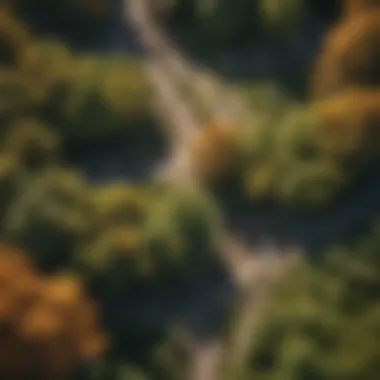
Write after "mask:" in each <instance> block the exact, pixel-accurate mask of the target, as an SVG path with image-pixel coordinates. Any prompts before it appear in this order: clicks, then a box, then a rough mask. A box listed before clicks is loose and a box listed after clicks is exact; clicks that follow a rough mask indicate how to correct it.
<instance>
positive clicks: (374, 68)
mask: <svg viewBox="0 0 380 380" xmlns="http://www.w3.org/2000/svg"><path fill="white" fill-rule="evenodd" d="M379 40H380V9H379V10H377V9H375V10H373V9H372V10H369V11H366V12H359V13H358V14H356V15H353V16H352V17H348V18H343V19H342V20H341V21H340V22H338V24H337V25H336V26H335V27H333V28H332V30H331V31H330V32H329V34H328V35H327V37H326V40H325V42H324V45H323V47H322V51H321V54H320V55H319V56H318V58H317V61H316V65H315V68H314V72H313V73H312V78H311V95H312V97H313V98H324V97H326V96H329V95H331V94H334V93H337V92H339V91H341V90H342V89H344V88H346V87H350V86H364V87H376V86H378V85H379V84H380V60H379V57H380V44H379Z"/></svg>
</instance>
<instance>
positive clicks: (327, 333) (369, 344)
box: [231, 223, 380, 380]
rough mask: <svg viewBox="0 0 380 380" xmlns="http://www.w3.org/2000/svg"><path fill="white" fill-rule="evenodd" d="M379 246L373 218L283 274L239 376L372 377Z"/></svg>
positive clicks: (375, 362)
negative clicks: (362, 230) (364, 229)
mask: <svg viewBox="0 0 380 380" xmlns="http://www.w3.org/2000/svg"><path fill="white" fill-rule="evenodd" d="M379 248H380V241H379V224H378V223H377V224H375V226H374V228H372V229H371V232H370V233H367V234H364V235H361V237H360V238H359V239H358V238H355V239H354V238H351V241H349V242H347V243H346V245H345V246H342V247H337V248H332V249H329V250H328V251H327V252H326V253H325V255H324V256H323V260H322V261H320V262H319V263H314V264H312V263H308V262H306V261H305V262H304V263H302V264H300V265H299V266H298V267H297V268H295V269H294V270H293V271H292V272H291V273H289V275H287V276H286V277H285V278H284V279H283V280H282V281H281V283H280V284H278V286H276V288H275V290H274V292H273V294H272V299H271V304H270V306H269V308H268V310H267V311H266V313H265V317H263V319H262V323H261V325H260V329H259V330H258V332H257V333H256V334H255V335H254V337H253V340H252V345H251V348H250V355H249V360H248V361H247V363H246V367H245V368H244V369H243V371H242V372H243V373H242V377H241V378H242V379H251V378H255V379H256V378H257V379H266V380H271V379H289V380H290V379H292V380H295V379H300V380H301V379H305V378H308V379H309V378H310V379H317V380H319V379H320V380H322V379H323V380H341V379H348V380H354V379H371V380H372V379H376V377H377V374H378V371H379V365H378V363H379V355H380V350H379V336H378V332H379V327H380V325H379V321H380V319H379V310H380V309H379V302H378V296H379V294H380V282H379V278H380V276H379V271H380V265H379V264H380V262H379V257H378V252H379ZM231 378H232V379H236V378H239V377H231Z"/></svg>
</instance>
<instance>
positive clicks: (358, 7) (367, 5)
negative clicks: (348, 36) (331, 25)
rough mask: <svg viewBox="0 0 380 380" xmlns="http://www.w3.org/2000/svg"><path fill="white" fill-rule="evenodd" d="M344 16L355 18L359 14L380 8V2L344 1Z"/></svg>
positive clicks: (368, 0)
mask: <svg viewBox="0 0 380 380" xmlns="http://www.w3.org/2000/svg"><path fill="white" fill-rule="evenodd" d="M341 2H342V14H343V16H344V17H351V16H355V15H356V14H358V13H359V12H363V11H367V10H369V9H373V8H376V7H379V5H380V3H379V0H342V1H341Z"/></svg>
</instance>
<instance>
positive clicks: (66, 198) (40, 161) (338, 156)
mask: <svg viewBox="0 0 380 380" xmlns="http://www.w3.org/2000/svg"><path fill="white" fill-rule="evenodd" d="M316 3H318V4H319V8H318V7H317V5H318V4H316ZM373 3H375V2H373V1H357V2H355V1H349V0H347V1H345V2H344V6H345V8H344V12H343V13H342V14H343V15H344V17H343V16H342V18H341V20H339V22H338V24H337V26H336V27H335V28H333V29H332V30H331V32H330V33H329V34H328V35H327V37H326V39H325V42H324V44H323V46H322V49H321V52H320V54H319V55H318V56H317V58H316V64H315V68H314V69H313V70H314V71H312V73H311V78H310V99H309V100H310V101H308V102H299V101H296V100H295V99H293V97H292V96H291V95H290V94H289V93H287V92H286V91H285V90H283V89H282V88H281V87H280V86H277V85H272V84H264V85H262V84H259V83H255V84H254V85H253V86H246V87H244V86H237V87H238V88H237V91H238V92H239V93H241V94H243V95H244V96H245V97H246V98H247V99H248V101H249V102H250V103H251V105H252V110H253V114H254V116H255V117H254V118H252V119H251V120H249V121H247V122H246V123H242V124H241V125H233V123H230V124H229V123H226V122H223V120H214V119H213V118H212V117H210V116H212V114H211V110H210V109H207V104H203V103H204V102H203V101H200V100H199V99H198V98H197V95H196V93H197V91H194V88H192V87H193V86H192V83H180V84H179V85H181V86H182V87H183V88H181V89H180V91H182V95H185V97H187V100H188V101H189V103H191V105H192V106H193V108H196V111H197V113H198V116H200V119H202V120H204V121H205V125H204V128H202V129H201V130H200V132H199V135H198V138H197V139H196V141H194V142H193V141H189V144H190V145H191V151H192V158H193V163H194V165H195V167H196V169H197V170H196V171H197V173H198V175H199V178H200V179H201V180H202V181H203V183H204V184H205V185H206V188H207V190H208V189H209V188H212V189H213V190H216V191H217V192H218V191H220V190H221V189H228V190H231V189H232V192H231V193H233V195H234V196H236V195H237V196H238V197H240V198H241V199H244V200H248V201H249V202H251V203H254V204H261V205H262V204H268V203H269V204H270V205H271V206H273V205H275V206H281V207H284V206H285V207H291V208H303V209H304V208H310V207H314V208H320V207H321V206H322V205H326V204H331V203H332V202H333V201H334V200H335V199H336V197H337V196H338V195H339V194H340V192H341V190H342V188H349V186H350V185H352V184H353V183H354V182H355V181H358V180H363V179H366V178H367V177H369V176H370V175H373V174H375V175H376V174H377V172H376V170H377V169H378V165H379V151H380V149H379V148H380V147H379V142H380V135H379V131H380V129H379V124H380V93H379V91H378V89H377V85H378V80H379V68H378V63H379V62H378V55H379V54H378V42H379V38H380V35H379V33H380V23H379V20H380V17H379V14H378V13H379V12H378V11H377V10H376V9H377V8H375V6H374V5H373ZM151 6H152V7H154V8H155V10H156V11H157V15H158V16H161V17H162V18H165V21H166V22H168V23H173V24H177V27H178V25H179V24H180V25H182V24H183V26H189V27H190V29H192V31H193V32H194V31H195V32H194V35H195V36H196V37H197V36H198V35H199V36H201V40H202V41H201V42H202V44H203V45H204V46H206V47H207V49H209V48H211V47H228V46H229V47H230V46H232V45H233V44H235V45H238V44H244V43H246V42H248V43H250V42H252V41H255V40H256V41H257V39H258V38H261V37H264V38H265V39H268V37H269V39H270V40H271V42H275V41H280V42H282V41H283V37H285V38H288V40H291V39H292V36H293V35H294V34H293V33H295V32H296V30H297V29H298V28H299V27H300V25H301V21H302V20H304V19H306V20H307V14H308V12H309V13H310V10H311V9H312V10H313V9H317V8H318V9H319V10H320V11H321V13H322V14H323V13H324V10H323V9H324V7H326V8H328V6H327V5H326V2H322V0H318V1H317V0H315V1H308V2H306V1H301V0H292V1H288V2H281V1H270V0H260V1H249V0H235V1H231V0H218V1H207V0H177V1H171V0H160V1H159V2H156V1H155V0H154V1H151ZM368 7H370V8H371V11H369V10H368V9H369V8H368ZM372 7H373V8H372ZM373 9H375V10H373ZM359 10H360V11H359ZM117 13H118V10H117V7H116V6H115V5H114V4H113V2H111V1H105V0H91V1H86V0H81V1H72V0H70V1H68V0H66V1H64V0H60V1H55V2H54V4H53V3H52V2H51V1H45V0H36V1H27V0H8V1H3V2H2V3H1V5H0V98H1V104H0V243H1V244H0V330H1V331H0V334H1V339H0V378H6V379H10V378H11V379H15V380H43V379H49V380H51V379H54V380H55V379H57V380H58V379H59V380H61V379H62V380H74V379H75V380H76V379H80V380H82V379H86V380H183V379H184V378H186V376H187V371H188V366H189V364H190V360H189V359H190V358H191V356H190V355H191V352H190V350H189V349H190V348H191V339H190V338H189V336H188V335H187V333H186V332H185V331H182V330H181V329H179V330H176V329H174V330H173V331H171V329H170V327H171V326H168V320H169V318H167V316H165V317H164V318H163V317H162V316H161V315H160V312H159V311H160V310H158V309H159V308H157V307H156V304H157V303H159V302H160V301H157V300H156V299H155V300H154V302H149V301H150V298H149V296H151V295H153V297H155V296H157V297H158V298H159V296H161V297H162V298H165V300H164V302H162V303H163V304H165V307H166V306H167V305H169V304H170V302H172V303H176V305H175V306H176V307H177V306H178V305H177V304H181V303H184V304H185V303H187V304H189V301H190V300H191V301H194V298H196V297H195V295H194V293H202V291H203V289H202V288H201V287H202V286H204V285H203V284H204V282H205V281H204V278H203V277H205V274H204V272H207V273H206V276H209V277H210V279H213V275H214V272H213V269H214V268H220V267H222V266H223V265H224V263H223V262H222V260H221V258H220V257H219V255H218V253H219V252H218V251H219V250H220V243H221V241H223V238H224V236H222V233H223V231H222V223H221V219H222V218H221V215H220V213H219V210H218V208H217V207H216V205H215V202H214V201H213V199H212V197H210V196H209V195H208V194H207V192H205V191H204V189H202V188H199V187H195V186H194V187H191V188H190V187H188V186H187V187H185V186H181V185H179V184H177V185H173V184H167V183H161V182H157V181H153V180H146V181H145V182H143V183H133V182H131V181H127V180H123V181H118V182H114V183H106V184H94V183H92V182H91V181H89V179H88V178H86V177H85V175H84V173H80V172H79V171H78V170H76V169H75V168H72V167H69V166H68V165H67V163H66V162H65V160H64V158H63V155H62V151H63V150H64V149H65V148H66V147H68V146H70V144H72V143H73V142H74V143H78V142H80V141H79V140H87V139H92V138H94V137H97V138H99V136H100V137H101V138H102V137H103V136H105V135H109V134H113V133H115V132H122V133H124V135H127V136H128V138H130V139H133V138H134V137H136V136H135V134H137V133H139V135H140V136H141V135H144V134H146V133H147V132H148V128H147V127H148V125H149V123H150V122H151V121H152V116H153V115H152V112H151V100H152V99H151V95H152V91H151V88H150V84H149V81H148V78H146V77H145V75H144V72H143V70H142V69H141V62H140V61H139V60H138V59H137V58H135V57H132V56H125V55H121V54H120V55H115V54H113V55H109V56H106V55H105V54H95V53H85V52H83V51H82V50H80V49H78V47H80V46H81V45H83V44H85V43H86V42H88V41H90V40H91V39H92V38H93V37H94V36H95V35H97V36H98V37H99V35H102V34H105V31H106V30H107V28H108V27H109V26H110V25H111V24H112V23H113V22H116V21H115V20H116V19H117V18H118V17H116V16H118V15H117ZM174 21H175V22H174ZM98 33H99V34H98ZM47 35H48V36H49V38H48V37H46V36H47ZM41 36H42V37H41ZM73 41H74V42H75V44H73ZM199 42H200V41H199V40H198V41H197V43H199ZM274 45H275V44H274ZM280 45H281V43H280ZM210 51H211V49H210ZM209 76H210V77H212V79H213V80H215V82H218V83H219V84H220V86H218V88H217V90H216V91H218V90H220V91H224V90H226V92H227V90H229V86H230V84H229V83H225V82H224V80H222V79H220V80H219V79H217V77H216V75H214V74H212V75H211V74H210V75H209V73H207V74H206V75H205V80H206V79H208V77H209ZM189 77H191V76H189ZM206 77H207V78H206ZM194 82H195V81H194ZM226 82H227V81H226ZM234 89H235V88H234ZM200 103H201V104H200ZM227 106H228V105H226V107H227ZM141 132H142V133H141ZM117 136H118V135H117ZM369 174H370V175H369ZM231 193H230V194H231ZM374 212H375V213H376V212H378V210H374ZM264 222H265V221H264ZM379 233H380V231H379V227H378V224H376V225H375V227H374V228H373V230H372V232H371V233H370V234H368V235H366V234H364V235H361V236H360V239H351V240H350V241H348V242H346V243H345V245H344V246H343V247H340V246H339V247H338V248H334V249H328V250H327V253H325V252H324V253H319V256H318V258H319V260H317V262H312V261H311V260H308V259H305V262H303V263H302V264H301V265H300V266H299V267H298V268H297V269H296V270H295V271H294V272H292V273H290V274H289V277H287V278H285V279H284V280H283V282H282V283H281V284H280V286H279V287H277V289H276V290H275V292H274V294H273V299H272V302H271V305H270V308H269V310H268V314H266V315H265V318H266V319H265V320H264V319H263V321H262V325H261V327H262V329H261V332H260V334H258V335H256V336H255V337H254V339H255V340H254V342H252V347H250V350H249V355H248V357H249V360H248V361H247V362H246V363H244V366H243V367H242V368H239V369H238V373H233V374H232V375H231V378H228V380H230V379H231V380H235V379H236V380H240V377H239V376H241V380H243V379H244V380H246V379H247V380H248V379H251V378H258V379H266V380H271V379H281V380H288V379H289V380H298V379H300V380H301V379H302V380H304V379H305V378H308V379H309V378H310V379H311V378H312V379H315V380H357V379H363V380H364V379H368V380H377V376H378V373H379V370H380V368H379V366H378V362H379V360H378V359H379V345H378V341H379V339H380V337H378V336H377V335H378V330H379V306H378V296H379V294H380V288H379V278H380V273H379V271H380V267H379V259H378V256H379V255H378V253H379V249H380V241H379ZM202 276H203V277H202ZM194 284H195V285H194ZM178 295H180V297H179V296H178ZM171 296H173V299H174V301H172V300H171ZM197 296H200V295H199V294H197ZM176 297H177V298H176ZM151 298H152V297H151ZM166 298H168V300H166ZM179 298H181V300H180V301H179V300H178V299H179ZM145 301H147V302H145ZM156 301H157V302H156ZM95 302H96V304H99V305H98V306H99V307H98V308H97V307H95ZM168 309H170V307H169V306H168ZM178 309H180V307H179V306H178ZM206 309H207V307H206V308H205V309H201V310H206ZM170 312H172V310H171V309H170V311H169V312H167V313H168V314H170ZM176 312H178V310H177V309H175V313H172V314H175V315H174V316H173V315H170V318H171V319H170V320H169V322H170V323H171V322H172V321H176V322H178V320H180V319H181V317H182V315H181V316H179V315H177V314H176ZM182 312H183V310H180V311H179V312H178V313H179V314H181V313H182ZM198 312H200V310H198ZM163 319H165V320H164V321H163ZM147 321H148V322H147ZM100 326H102V327H100ZM104 331H106V332H104ZM248 333H249V332H247V334H248ZM227 348H229V347H227ZM226 364H228V355H227V359H226ZM226 374H227V373H226ZM228 375H229V374H228Z"/></svg>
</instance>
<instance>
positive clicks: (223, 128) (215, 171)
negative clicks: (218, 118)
mask: <svg viewBox="0 0 380 380" xmlns="http://www.w3.org/2000/svg"><path fill="white" fill-rule="evenodd" d="M192 155H193V162H194V166H195V168H196V170H197V172H198V173H199V175H200V177H201V178H203V179H204V180H205V181H206V182H208V183H218V182H219V183H220V182H221V181H224V180H226V179H229V178H231V176H234V174H235V173H234V172H235V170H237V167H238V166H239V164H240V157H239V151H238V144H237V141H236V138H235V132H234V129H233V128H232V127H231V126H229V125H225V124H223V123H218V122H213V123H211V124H209V125H206V126H205V127H204V128H203V129H202V130H201V131H200V133H199V135H198V137H197V139H196V141H195V142H194V145H193V147H192Z"/></svg>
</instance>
